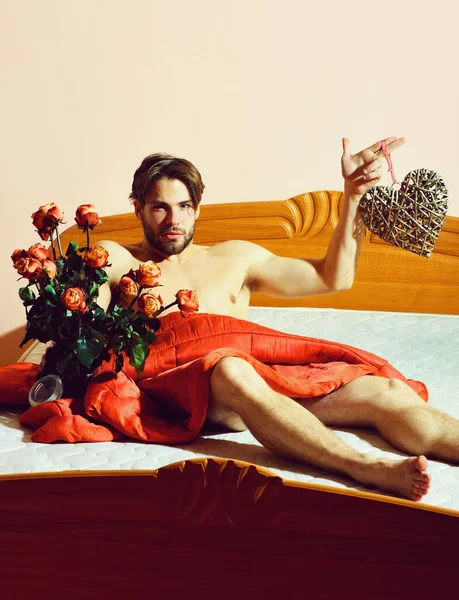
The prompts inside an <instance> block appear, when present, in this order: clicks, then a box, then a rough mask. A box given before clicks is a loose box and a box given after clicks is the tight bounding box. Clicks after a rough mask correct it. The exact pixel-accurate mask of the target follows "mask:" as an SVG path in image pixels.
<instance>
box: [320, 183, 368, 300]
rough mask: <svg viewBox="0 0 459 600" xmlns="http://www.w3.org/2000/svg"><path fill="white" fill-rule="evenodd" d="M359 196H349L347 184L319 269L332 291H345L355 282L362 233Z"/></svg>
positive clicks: (363, 230) (363, 226)
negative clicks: (337, 218)
mask: <svg viewBox="0 0 459 600" xmlns="http://www.w3.org/2000/svg"><path fill="white" fill-rule="evenodd" d="M359 201H360V196H355V195H354V196H351V194H350V191H349V190H348V189H347V185H346V184H345V186H344V198H343V203H342V206H341V214H340V219H339V221H338V224H337V226H336V228H335V230H334V232H333V235H332V237H331V239H330V243H329V245H328V248H327V254H326V255H325V258H324V261H323V266H322V277H323V279H324V281H325V282H326V284H327V285H328V286H329V287H330V288H331V289H333V290H336V291H340V290H347V289H349V288H351V287H352V284H353V283H354V278H355V273H356V271H357V265H358V261H359V256H360V249H361V247H362V242H363V237H364V234H365V225H364V224H363V221H362V218H361V216H360V213H359Z"/></svg>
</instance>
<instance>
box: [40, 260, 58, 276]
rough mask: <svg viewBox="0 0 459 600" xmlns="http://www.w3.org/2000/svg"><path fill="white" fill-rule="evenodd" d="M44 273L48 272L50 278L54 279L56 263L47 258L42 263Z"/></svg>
mask: <svg viewBox="0 0 459 600" xmlns="http://www.w3.org/2000/svg"><path fill="white" fill-rule="evenodd" d="M42 273H46V275H48V277H49V278H50V279H54V278H55V277H56V263H55V262H53V261H52V260H48V259H46V258H45V260H44V261H43V265H42ZM40 276H41V274H40Z"/></svg>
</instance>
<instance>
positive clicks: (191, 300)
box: [175, 290, 199, 317]
mask: <svg viewBox="0 0 459 600" xmlns="http://www.w3.org/2000/svg"><path fill="white" fill-rule="evenodd" d="M175 297H176V298H177V301H178V307H179V309H180V312H181V313H182V317H187V316H188V315H192V314H193V313H195V312H197V311H198V310H199V299H198V296H197V294H196V292H195V291H194V290H180V291H178V292H177V293H176V294H175Z"/></svg>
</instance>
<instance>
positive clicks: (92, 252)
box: [84, 246, 108, 269]
mask: <svg viewBox="0 0 459 600" xmlns="http://www.w3.org/2000/svg"><path fill="white" fill-rule="evenodd" d="M84 259H85V261H86V264H87V265H89V266H90V267H92V268H93V269H103V268H104V267H105V266H106V265H107V263H108V252H107V250H105V248H102V246H93V247H92V248H89V250H87V252H86V254H85V257H84Z"/></svg>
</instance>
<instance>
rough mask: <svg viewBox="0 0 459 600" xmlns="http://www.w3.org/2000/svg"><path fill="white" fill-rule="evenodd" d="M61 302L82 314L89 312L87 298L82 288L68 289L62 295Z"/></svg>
mask: <svg viewBox="0 0 459 600" xmlns="http://www.w3.org/2000/svg"><path fill="white" fill-rule="evenodd" d="M61 302H62V304H63V305H64V306H65V308H68V309H69V310H73V311H75V310H79V311H80V312H82V313H85V312H86V311H87V310H88V307H87V305H86V298H85V295H84V292H83V290H82V289H81V288H67V289H66V290H65V292H64V293H63V294H62V297H61Z"/></svg>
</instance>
